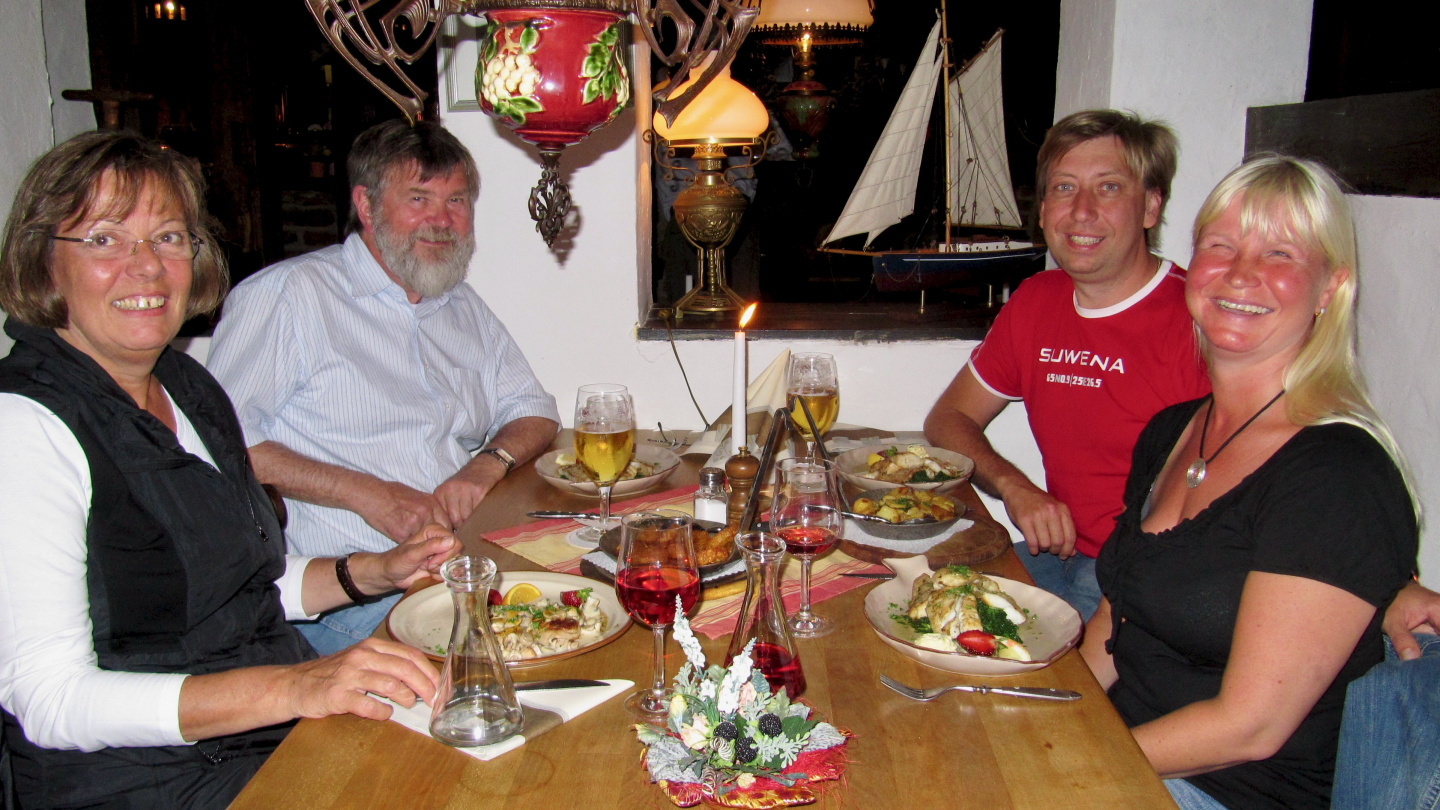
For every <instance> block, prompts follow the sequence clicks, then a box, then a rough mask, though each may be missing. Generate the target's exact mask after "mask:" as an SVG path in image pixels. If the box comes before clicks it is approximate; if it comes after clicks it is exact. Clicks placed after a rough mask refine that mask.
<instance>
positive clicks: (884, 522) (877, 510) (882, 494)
mask: <svg viewBox="0 0 1440 810" xmlns="http://www.w3.org/2000/svg"><path fill="white" fill-rule="evenodd" d="M850 512H851V513H852V514H850V515H847V517H850V518H851V519H852V520H858V521H859V522H860V523H861V525H862V526H863V527H864V529H865V531H867V532H869V533H870V534H873V535H875V536H876V537H879V538H882V539H885V540H925V539H928V538H931V537H934V536H936V535H938V534H940V533H941V532H943V531H945V530H947V529H949V528H950V527H951V526H954V525H955V521H957V520H959V519H960V518H961V517H963V516H964V515H965V504H964V503H962V502H960V501H957V500H956V499H954V498H951V497H949V496H948V495H941V494H939V493H936V492H929V491H926V490H915V489H910V488H909V487H897V488H895V489H872V490H869V491H867V492H862V493H860V494H859V495H858V496H856V497H855V498H854V499H852V500H851V502H850ZM855 515H862V516H865V517H869V518H871V519H870V520H866V519H865V517H861V518H855Z"/></svg>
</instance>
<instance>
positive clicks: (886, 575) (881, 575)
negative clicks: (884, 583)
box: [840, 571, 895, 579]
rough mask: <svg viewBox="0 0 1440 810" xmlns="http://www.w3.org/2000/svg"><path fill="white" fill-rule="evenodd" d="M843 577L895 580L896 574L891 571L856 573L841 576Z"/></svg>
mask: <svg viewBox="0 0 1440 810" xmlns="http://www.w3.org/2000/svg"><path fill="white" fill-rule="evenodd" d="M840 576H842V577H854V578H855V579H894V578H895V574H894V572H891V571H868V572H867V571H854V572H850V573H845V574H841V575H840Z"/></svg>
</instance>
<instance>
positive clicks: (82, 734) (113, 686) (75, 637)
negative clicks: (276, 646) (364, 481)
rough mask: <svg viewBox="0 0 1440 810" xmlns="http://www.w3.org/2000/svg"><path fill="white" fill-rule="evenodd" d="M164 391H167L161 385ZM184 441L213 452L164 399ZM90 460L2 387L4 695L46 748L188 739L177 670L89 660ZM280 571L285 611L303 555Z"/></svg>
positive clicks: (297, 587)
mask: <svg viewBox="0 0 1440 810" xmlns="http://www.w3.org/2000/svg"><path fill="white" fill-rule="evenodd" d="M166 396H169V394H168V393H167V395H166ZM171 410H173V411H174V413H175V422H176V431H175V434H176V438H177V439H178V440H179V442H180V446H181V447H183V448H185V450H186V451H187V452H189V453H191V454H193V455H195V456H197V457H199V458H200V459H202V460H204V461H205V462H206V463H208V464H210V465H212V466H214V464H215V461H214V459H213V458H212V457H211V456H210V452H209V450H208V449H206V447H205V443H204V442H203V441H202V440H201V439H200V435H199V434H198V433H196V432H195V428H194V426H193V425H191V424H190V421H189V420H188V419H186V417H185V414H184V413H182V412H181V410H180V408H179V407H176V406H175V404H174V402H173V400H172V401H171ZM90 487H91V482H90V465H89V463H88V461H87V460H86V458H85V453H84V451H83V450H82V449H81V447H80V442H79V441H78V440H76V438H75V434H73V433H72V432H71V431H70V428H69V427H67V426H66V425H65V423H64V422H62V421H61V420H60V418H59V417H57V416H56V415H55V414H54V413H52V412H51V411H50V410H49V409H48V408H45V407H44V406H42V405H40V404H39V403H37V402H35V401H34V400H32V399H29V398H27V397H23V396H20V395H17V394H0V516H3V522H0V706H4V707H5V710H6V711H8V712H10V713H11V714H13V715H15V717H16V718H17V719H18V720H19V721H20V726H21V728H23V729H24V730H25V736H26V737H27V738H28V739H29V740H30V741H31V742H33V743H35V744H36V745H40V746H44V747H46V748H58V749H79V750H81V751H96V750H99V749H101V748H117V747H138V746H157V745H185V744H187V742H186V740H185V739H184V738H183V737H182V736H181V734H180V686H181V684H182V683H183V682H184V681H185V678H187V677H189V676H188V675H184V674H170V673H144V672H112V671H108V670H102V669H100V668H99V666H98V665H97V663H96V656H95V646H94V642H93V631H92V627H91V624H90V595H89V591H88V590H87V588H86V556H87V551H86V542H85V536H86V524H87V522H88V520H89V516H90V496H91V489H90ZM285 562H286V567H285V573H284V574H283V575H282V576H281V577H280V579H279V580H277V581H276V585H278V586H279V588H280V602H281V605H282V607H283V608H284V610H285V615H286V618H287V619H303V618H313V617H312V616H307V615H306V614H305V612H304V608H303V607H302V606H301V582H302V577H303V576H304V573H305V566H306V564H307V563H308V562H309V558H308V557H296V556H287V557H286V560H285Z"/></svg>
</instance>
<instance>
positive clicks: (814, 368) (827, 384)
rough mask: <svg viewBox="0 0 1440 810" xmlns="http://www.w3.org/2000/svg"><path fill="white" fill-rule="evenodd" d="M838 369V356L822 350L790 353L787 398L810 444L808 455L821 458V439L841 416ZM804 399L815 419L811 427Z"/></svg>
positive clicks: (793, 415) (796, 420)
mask: <svg viewBox="0 0 1440 810" xmlns="http://www.w3.org/2000/svg"><path fill="white" fill-rule="evenodd" d="M839 379H840V377H839V374H838V373H837V372H836V370H835V357H834V356H833V355H829V354H821V353H802V354H792V355H790V365H789V366H788V367H787V368H786V371H785V399H786V404H788V405H789V406H790V418H791V419H792V420H794V422H795V426H796V427H798V428H799V429H800V432H801V433H802V434H804V436H805V439H806V442H807V444H808V445H809V447H808V448H807V450H808V452H807V453H806V454H805V455H810V456H814V457H819V447H818V445H819V442H821V441H823V437H824V435H825V431H827V430H829V429H830V426H831V425H833V424H835V418H836V417H837V416H839V415H840V383H839ZM802 401H803V402H804V403H805V405H806V406H808V407H809V408H810V416H811V417H813V418H814V420H815V424H814V425H813V426H812V425H811V424H810V420H809V419H807V418H806V417H805V408H804V407H802V406H801V405H800V403H801V402H802Z"/></svg>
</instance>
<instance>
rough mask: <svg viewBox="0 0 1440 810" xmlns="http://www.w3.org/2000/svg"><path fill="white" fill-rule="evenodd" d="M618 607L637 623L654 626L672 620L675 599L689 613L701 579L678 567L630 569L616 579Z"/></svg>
mask: <svg viewBox="0 0 1440 810" xmlns="http://www.w3.org/2000/svg"><path fill="white" fill-rule="evenodd" d="M615 593H616V595H617V596H619V597H620V604H622V605H624V606H625V610H627V611H629V613H630V617H631V618H633V619H635V620H636V621H638V622H641V623H643V624H646V625H649V626H650V627H655V626H656V625H667V624H670V623H671V622H673V621H675V596H676V595H677V594H678V595H679V596H680V604H681V605H682V606H683V607H684V608H685V610H687V611H688V610H689V609H690V608H691V607H693V606H694V605H695V600H697V599H699V598H700V577H699V576H697V575H696V574H695V572H693V571H685V570H683V569H679V568H630V569H626V570H625V571H623V572H621V574H620V576H619V577H618V578H617V579H616V580H615Z"/></svg>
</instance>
